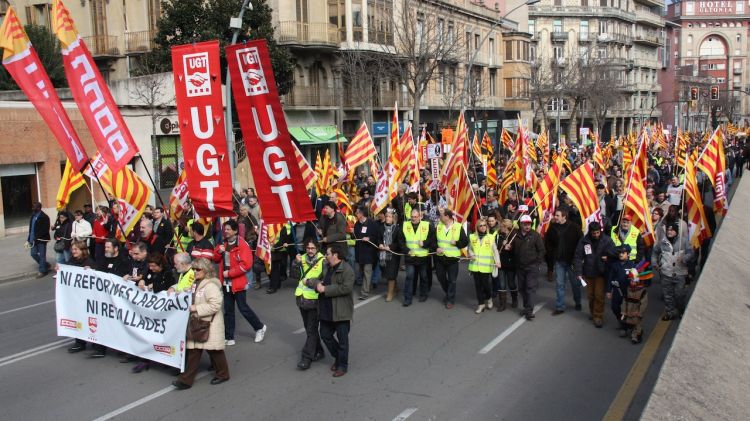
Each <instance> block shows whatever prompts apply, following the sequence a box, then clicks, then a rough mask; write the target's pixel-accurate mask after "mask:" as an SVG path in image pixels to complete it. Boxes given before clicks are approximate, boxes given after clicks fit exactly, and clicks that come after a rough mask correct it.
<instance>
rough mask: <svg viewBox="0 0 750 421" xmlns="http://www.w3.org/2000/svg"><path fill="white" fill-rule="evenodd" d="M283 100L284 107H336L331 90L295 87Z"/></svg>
mask: <svg viewBox="0 0 750 421" xmlns="http://www.w3.org/2000/svg"><path fill="white" fill-rule="evenodd" d="M284 99H285V101H284V105H285V106H292V107H333V106H335V105H336V98H335V97H334V95H333V90H332V89H330V90H329V89H327V88H320V87H309V86H295V87H294V88H293V89H292V91H291V92H290V93H288V94H287V95H286V96H285V97H284Z"/></svg>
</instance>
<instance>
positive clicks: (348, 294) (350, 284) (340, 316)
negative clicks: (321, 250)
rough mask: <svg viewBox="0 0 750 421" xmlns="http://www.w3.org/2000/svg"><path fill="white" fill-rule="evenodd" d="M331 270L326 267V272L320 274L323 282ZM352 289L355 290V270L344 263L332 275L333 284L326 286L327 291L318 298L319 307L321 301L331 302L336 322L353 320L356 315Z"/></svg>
mask: <svg viewBox="0 0 750 421" xmlns="http://www.w3.org/2000/svg"><path fill="white" fill-rule="evenodd" d="M329 270H331V267H330V266H328V265H326V267H325V270H324V271H323V273H321V274H320V280H321V281H324V280H325V278H326V274H327V273H328V271H329ZM352 289H354V270H353V269H352V267H351V266H349V264H348V263H346V262H344V261H342V262H341V263H339V265H338V267H337V268H336V269H335V272H333V275H331V284H330V285H326V286H325V291H324V292H323V293H322V294H321V295H320V296H319V298H318V303H319V305H320V301H321V300H324V299H330V300H331V306H332V308H333V321H334V322H342V321H346V320H351V319H352V316H353V314H354V301H353V299H352Z"/></svg>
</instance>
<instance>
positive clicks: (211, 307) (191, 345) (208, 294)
mask: <svg viewBox="0 0 750 421" xmlns="http://www.w3.org/2000/svg"><path fill="white" fill-rule="evenodd" d="M197 282H200V285H198V288H197V289H196V291H195V295H194V297H195V300H194V302H193V305H195V307H196V310H197V311H196V313H195V314H197V315H198V317H200V318H201V319H203V320H207V321H208V320H211V317H212V316H213V320H211V327H210V328H209V331H208V340H207V341H206V342H195V341H190V340H188V341H187V349H207V350H213V351H219V350H223V349H224V317H223V316H222V314H221V308H222V305H223V303H224V296H223V294H222V293H221V283H220V282H219V280H218V279H216V278H208V279H204V280H203V281H197ZM191 317H193V316H192V315H191Z"/></svg>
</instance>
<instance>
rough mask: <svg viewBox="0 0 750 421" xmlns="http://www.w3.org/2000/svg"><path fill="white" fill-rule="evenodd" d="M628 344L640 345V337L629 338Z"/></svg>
mask: <svg viewBox="0 0 750 421" xmlns="http://www.w3.org/2000/svg"><path fill="white" fill-rule="evenodd" d="M630 343H632V344H633V345H638V344H639V343H641V335H638V336H631V337H630Z"/></svg>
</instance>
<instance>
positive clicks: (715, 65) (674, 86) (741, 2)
mask: <svg viewBox="0 0 750 421" xmlns="http://www.w3.org/2000/svg"><path fill="white" fill-rule="evenodd" d="M748 9H750V2H748V1H747V0H737V1H735V0H728V1H682V2H679V3H674V4H670V5H669V6H668V7H667V15H666V19H667V21H668V25H667V38H666V39H667V44H666V51H665V57H666V59H667V61H668V65H667V66H665V68H664V70H663V71H662V74H661V75H660V78H661V79H662V80H663V81H664V84H665V89H664V90H663V91H662V93H661V95H660V97H659V102H660V103H662V110H663V114H664V122H665V124H667V125H670V126H672V127H673V128H677V127H680V128H683V129H685V130H704V129H706V128H708V127H709V126H711V125H713V124H715V123H717V122H721V121H733V122H735V123H737V122H745V121H747V120H750V75H749V74H748V73H750V70H749V69H748V54H749V53H750V44H748V36H750V10H748ZM712 88H713V89H714V90H715V91H717V93H718V95H715V96H714V98H712V95H711V90H712ZM693 90H695V91H696V93H697V99H695V100H692V98H691V91H693ZM692 95H695V94H692Z"/></svg>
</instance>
